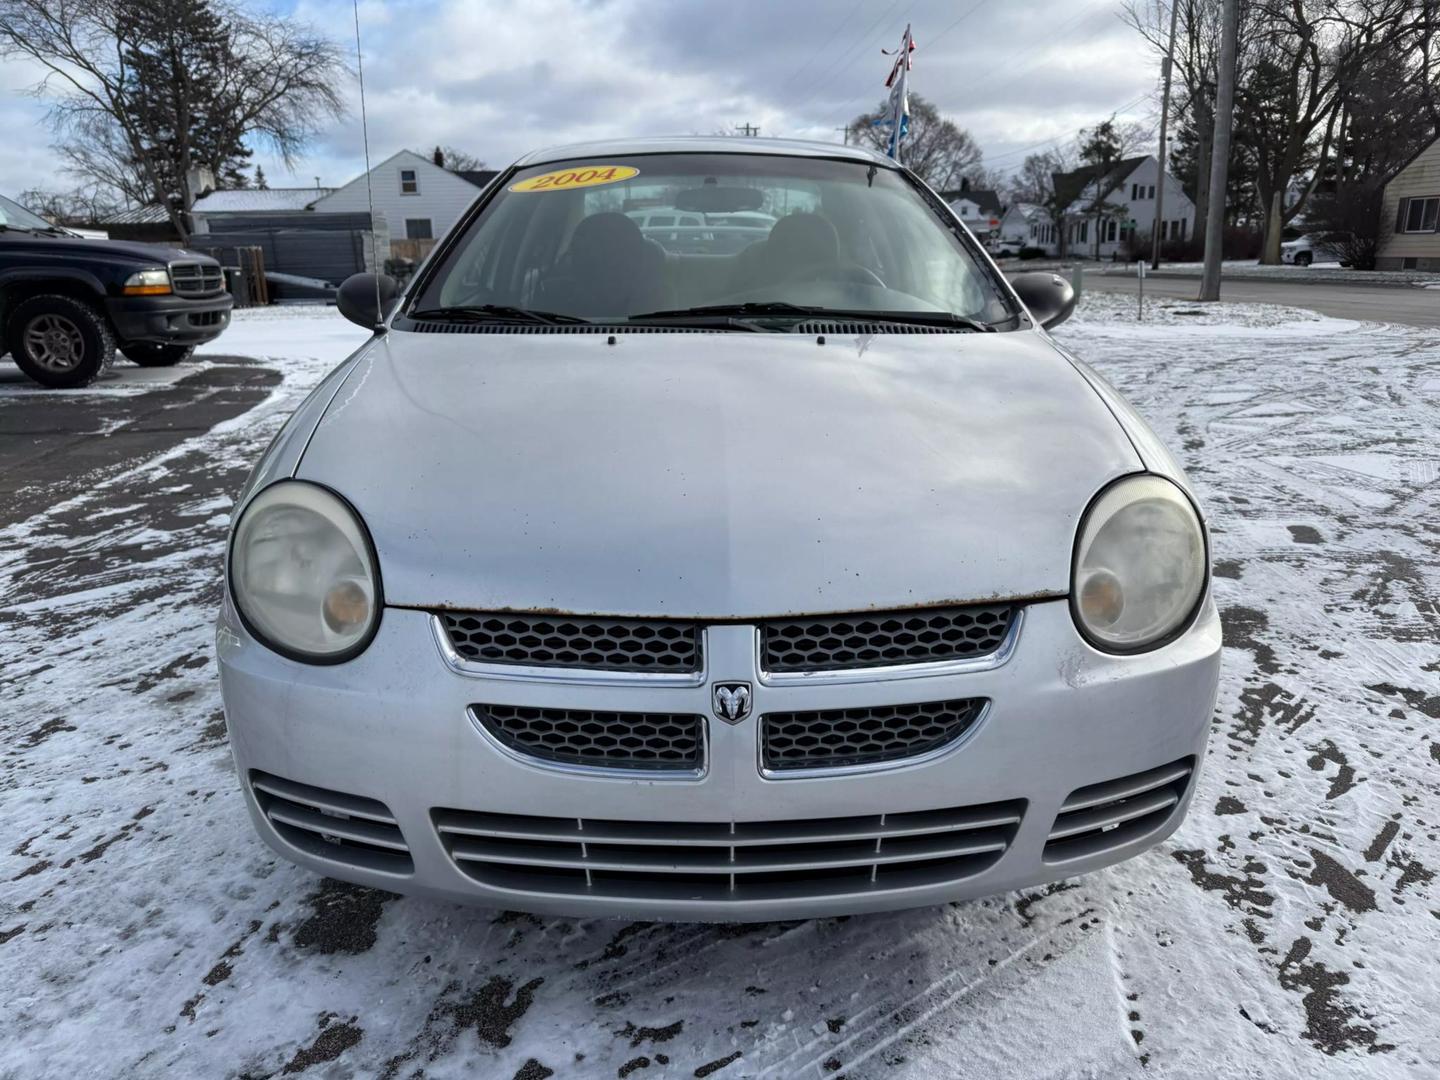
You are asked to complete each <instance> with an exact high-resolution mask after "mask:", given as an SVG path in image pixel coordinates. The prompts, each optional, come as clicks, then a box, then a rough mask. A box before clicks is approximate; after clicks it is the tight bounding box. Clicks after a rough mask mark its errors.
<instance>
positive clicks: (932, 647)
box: [760, 604, 1020, 675]
mask: <svg viewBox="0 0 1440 1080" xmlns="http://www.w3.org/2000/svg"><path fill="white" fill-rule="evenodd" d="M1019 610H1020V609H1019V608H1018V607H1017V606H1016V605H1014V604H985V605H975V604H967V605H963V606H957V607H944V608H916V609H911V610H904V611H878V612H860V613H856V614H850V615H812V616H801V617H796V618H790V619H767V620H764V621H763V622H762V623H761V624H760V667H761V670H762V671H763V672H764V673H765V674H767V675H772V674H779V675H784V674H806V673H817V672H833V671H855V670H860V669H864V668H881V667H893V666H903V665H918V664H933V663H947V662H954V661H964V660H973V659H980V658H984V657H988V656H991V655H993V654H995V653H997V652H999V651H1000V650H1001V649H1002V648H1003V647H1004V645H1005V643H1006V641H1007V639H1008V638H1009V637H1010V634H1011V629H1012V626H1013V625H1014V623H1015V621H1016V619H1017V616H1018V613H1019Z"/></svg>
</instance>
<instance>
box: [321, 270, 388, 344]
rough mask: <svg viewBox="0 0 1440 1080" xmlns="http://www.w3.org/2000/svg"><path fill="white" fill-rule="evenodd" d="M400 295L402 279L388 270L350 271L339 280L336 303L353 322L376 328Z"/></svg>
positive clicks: (368, 327)
mask: <svg viewBox="0 0 1440 1080" xmlns="http://www.w3.org/2000/svg"><path fill="white" fill-rule="evenodd" d="M377 279H378V280H377ZM399 295H400V283H399V282H397V281H396V280H395V279H394V278H392V277H391V276H390V275H389V274H351V275H350V276H349V277H348V278H346V279H345V280H344V281H343V282H341V283H340V291H339V292H337V293H336V294H335V306H336V307H337V308H339V309H340V314H341V315H344V316H345V318H347V319H349V320H350V321H351V322H353V323H356V324H358V325H360V326H363V327H365V329H366V330H376V329H379V327H380V324H381V323H383V322H384V321H385V316H386V315H389V314H390V309H391V308H393V307H394V306H395V298H396V297H398V296H399Z"/></svg>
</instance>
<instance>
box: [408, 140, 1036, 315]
mask: <svg viewBox="0 0 1440 1080" xmlns="http://www.w3.org/2000/svg"><path fill="white" fill-rule="evenodd" d="M761 305H763V306H764V308H765V309H767V310H766V311H764V312H757V311H756V310H754V309H755V308H756V307H757V306H761ZM791 307H793V308H795V309H800V310H797V311H795V312H793V315H794V316H795V317H804V316H805V315H807V314H810V313H813V312H815V311H817V310H818V311H825V312H837V313H846V312H849V313H865V314H868V315H876V314H882V313H892V314H896V315H899V314H900V313H907V314H909V315H910V317H912V318H914V317H919V316H920V314H921V313H928V314H929V315H932V316H942V317H943V316H954V317H958V318H961V319H964V320H968V321H972V322H973V323H975V324H985V327H982V328H988V327H989V326H990V325H991V324H999V323H1004V322H1006V321H1007V320H1011V319H1013V318H1014V317H1015V315H1016V314H1017V312H1016V309H1015V308H1014V307H1012V306H1011V302H1010V301H1009V300H1008V298H1007V297H1006V296H1005V295H1004V293H1003V292H1002V290H1001V289H1000V287H999V285H998V282H997V281H996V279H995V278H994V277H993V276H992V271H991V270H990V268H989V267H988V265H987V264H985V263H984V262H983V260H982V258H981V256H980V255H979V253H978V249H975V248H974V247H973V245H972V244H971V243H969V242H968V241H967V240H964V239H962V238H961V236H960V235H959V232H958V226H956V225H954V224H953V223H952V222H950V221H948V220H946V219H944V218H942V217H941V216H940V212H939V210H938V209H937V207H936V206H934V205H932V204H931V202H930V201H929V200H928V199H927V198H926V197H925V196H924V195H922V193H921V191H920V190H919V189H918V188H917V187H916V186H915V185H914V184H913V183H912V181H910V180H909V179H908V178H907V177H906V176H905V175H904V174H903V173H901V172H899V171H897V170H894V169H890V168H886V167H881V166H876V165H871V164H868V163H865V162H855V161H834V160H826V159H820V158H802V157H793V156H784V155H773V156H772V155H764V154H656V155H637V156H633V157H625V156H619V157H604V158H603V159H602V158H595V159H593V160H591V159H588V158H587V159H585V160H575V161H568V162H547V163H546V164H544V165H540V166H534V167H531V168H527V169H521V170H519V171H518V172H517V173H516V174H515V175H514V176H513V177H512V178H511V179H510V181H509V183H508V184H507V185H506V186H505V188H504V189H503V190H501V191H499V192H497V194H496V196H495V198H494V200H493V201H492V202H491V203H490V204H489V205H487V206H486V208H485V209H484V211H483V212H482V213H481V215H480V216H479V217H478V218H477V219H476V220H475V221H473V222H472V223H471V224H470V226H469V228H468V229H467V230H466V231H465V233H464V234H463V235H462V236H461V237H459V239H458V242H456V243H455V244H454V245H453V246H451V247H450V248H449V250H448V252H447V253H446V254H445V256H444V257H443V259H442V261H441V262H440V263H439V264H438V265H437V266H436V268H435V270H434V271H433V273H431V274H430V275H428V278H427V280H426V281H425V282H424V283H423V285H422V286H421V288H420V290H419V292H418V294H417V295H416V296H415V298H414V300H413V302H412V304H411V305H410V310H411V311H421V310H424V311H426V312H431V313H434V312H437V311H438V310H439V309H451V310H453V309H456V308H467V309H470V310H471V311H472V312H474V311H475V309H479V308H496V309H504V311H505V312H506V313H507V314H508V316H509V317H516V316H519V315H523V314H525V313H528V312H538V313H545V314H548V315H556V316H562V317H566V318H567V319H577V318H578V319H585V320H588V321H597V322H606V323H611V322H624V321H626V320H636V319H639V318H641V317H643V316H646V315H655V316H657V318H658V317H661V316H669V317H672V318H674V317H679V316H681V315H683V314H684V313H687V312H696V311H697V309H713V310H719V309H736V308H741V309H743V310H739V311H736V310H731V311H730V315H731V316H740V317H744V316H750V315H755V316H757V317H760V316H774V315H776V314H781V312H778V311H777V310H776V309H778V308H787V309H788V308H791Z"/></svg>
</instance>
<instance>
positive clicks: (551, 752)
mask: <svg viewBox="0 0 1440 1080" xmlns="http://www.w3.org/2000/svg"><path fill="white" fill-rule="evenodd" d="M470 711H471V713H472V714H473V715H474V717H475V720H476V722H477V723H479V724H480V725H481V726H482V727H484V729H485V730H486V731H487V732H489V733H490V735H491V736H493V737H494V738H495V739H496V740H497V741H498V742H500V743H501V744H502V745H504V746H506V747H508V748H510V749H511V750H513V751H515V752H516V753H518V754H523V755H525V756H527V757H532V758H537V759H539V760H541V761H553V762H560V763H563V764H567V765H583V766H589V767H592V768H605V769H636V770H647V769H648V770H653V771H660V770H683V771H687V772H693V771H695V770H698V769H700V768H702V767H703V766H704V764H705V718H704V717H703V716H696V715H691V714H687V713H629V712H598V711H596V710H593V709H541V708H534V707H532V706H528V705H472V706H470Z"/></svg>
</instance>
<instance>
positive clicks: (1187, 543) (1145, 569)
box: [1071, 476, 1208, 652]
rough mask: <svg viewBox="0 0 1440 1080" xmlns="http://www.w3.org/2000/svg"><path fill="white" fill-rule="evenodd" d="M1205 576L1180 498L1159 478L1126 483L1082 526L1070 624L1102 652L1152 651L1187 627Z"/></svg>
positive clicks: (1190, 516) (1195, 523)
mask: <svg viewBox="0 0 1440 1080" xmlns="http://www.w3.org/2000/svg"><path fill="white" fill-rule="evenodd" d="M1207 574H1208V566H1207V564H1206V550H1205V532H1204V529H1203V528H1202V526H1201V524H1200V518H1199V515H1197V514H1196V512H1195V508H1194V507H1193V506H1192V505H1191V504H1190V500H1189V499H1188V498H1187V497H1186V495H1185V493H1184V492H1183V491H1181V490H1180V489H1179V488H1178V487H1176V486H1175V485H1174V484H1173V483H1171V482H1170V481H1169V480H1165V479H1162V478H1161V477H1158V476H1132V477H1127V478H1126V479H1124V480H1120V481H1118V482H1117V483H1114V484H1112V485H1110V487H1108V488H1106V489H1105V490H1104V491H1103V492H1102V493H1101V494H1100V496H1099V497H1098V498H1097V499H1096V500H1095V501H1094V502H1093V503H1091V505H1090V509H1089V510H1088V511H1086V514H1085V518H1084V520H1083V521H1082V522H1081V525H1080V542H1079V543H1078V544H1077V545H1076V547H1075V571H1074V580H1073V581H1072V588H1071V597H1072V599H1071V607H1072V608H1073V610H1074V612H1075V622H1076V624H1077V625H1078V626H1079V627H1080V631H1081V633H1083V634H1084V635H1085V637H1086V638H1088V639H1089V641H1090V643H1091V644H1093V645H1095V646H1096V647H1097V648H1100V649H1104V650H1106V651H1107V652H1138V651H1140V650H1142V649H1148V648H1154V647H1155V646H1158V645H1160V644H1163V643H1164V642H1165V641H1166V640H1168V639H1169V638H1170V637H1171V636H1172V635H1174V634H1175V633H1176V632H1177V631H1179V630H1180V629H1181V628H1182V627H1183V626H1184V625H1185V624H1186V623H1187V622H1189V620H1190V617H1191V615H1193V614H1194V613H1195V607H1196V605H1197V604H1198V603H1199V602H1200V596H1201V594H1202V593H1203V592H1204V591H1205V581H1206V576H1207Z"/></svg>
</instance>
